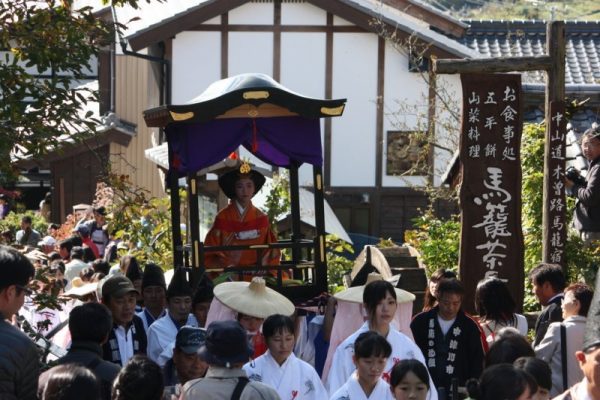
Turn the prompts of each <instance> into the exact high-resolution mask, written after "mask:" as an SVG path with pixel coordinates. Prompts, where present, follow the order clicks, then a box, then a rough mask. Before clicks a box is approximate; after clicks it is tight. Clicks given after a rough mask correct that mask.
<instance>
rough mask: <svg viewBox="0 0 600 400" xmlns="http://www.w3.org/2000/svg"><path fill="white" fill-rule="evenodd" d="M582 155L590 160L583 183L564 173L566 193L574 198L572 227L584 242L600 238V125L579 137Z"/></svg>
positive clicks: (586, 243) (589, 242)
mask: <svg viewBox="0 0 600 400" xmlns="http://www.w3.org/2000/svg"><path fill="white" fill-rule="evenodd" d="M581 147H582V149H583V156H584V157H585V158H586V159H587V160H588V161H589V162H590V165H589V169H588V172H587V175H586V179H585V184H582V183H576V182H574V181H572V180H570V179H569V178H568V177H567V176H566V175H565V187H566V189H567V194H568V195H569V196H571V197H574V198H575V199H576V202H575V212H574V215H573V227H574V228H575V229H577V231H578V232H579V234H580V235H581V239H582V240H583V242H584V244H585V245H587V246H589V245H590V244H591V243H592V241H595V240H600V127H599V126H595V127H591V128H589V129H588V130H586V131H585V132H584V134H583V137H582V139H581Z"/></svg>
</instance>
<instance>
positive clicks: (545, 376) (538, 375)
mask: <svg viewBox="0 0 600 400" xmlns="http://www.w3.org/2000/svg"><path fill="white" fill-rule="evenodd" d="M513 365H514V367H515V368H517V369H522V370H523V371H525V372H527V373H528V374H529V375H531V376H532V377H533V379H535V382H536V383H537V385H538V390H537V393H535V395H534V396H533V397H532V399H533V400H550V390H551V389H552V371H551V370H550V366H549V365H548V363H547V362H546V361H544V360H540V359H539V358H535V357H519V358H517V360H516V361H515V362H514V363H513Z"/></svg>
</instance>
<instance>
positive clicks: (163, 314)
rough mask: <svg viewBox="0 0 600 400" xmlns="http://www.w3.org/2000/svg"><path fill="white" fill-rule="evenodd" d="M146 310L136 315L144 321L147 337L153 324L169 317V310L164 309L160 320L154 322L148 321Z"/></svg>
mask: <svg viewBox="0 0 600 400" xmlns="http://www.w3.org/2000/svg"><path fill="white" fill-rule="evenodd" d="M144 310H145V308H144V309H142V311H140V312H139V313H136V314H135V315H137V316H138V317H140V319H141V320H142V323H143V324H144V331H146V336H147V334H148V327H149V326H150V325H151V324H152V323H153V322H156V321H157V320H159V319H160V318H162V317H164V316H165V315H167V310H166V309H164V310H163V312H161V313H160V315H159V316H158V318H156V319H155V320H153V321H148V316H147V315H146V313H145V312H144Z"/></svg>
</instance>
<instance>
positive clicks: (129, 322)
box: [99, 275, 147, 366]
mask: <svg viewBox="0 0 600 400" xmlns="http://www.w3.org/2000/svg"><path fill="white" fill-rule="evenodd" d="M100 285H101V288H100V292H101V294H102V303H103V304H104V305H106V306H107V307H108V309H109V310H110V312H111V313H112V317H113V328H112V329H111V331H110V334H109V336H108V341H107V342H106V343H105V344H104V345H103V352H104V357H103V358H104V359H105V360H108V361H112V362H114V363H116V364H120V365H121V366H123V365H125V364H126V363H127V361H128V360H129V359H130V358H131V357H133V355H134V354H146V347H147V339H146V331H144V324H143V322H142V320H141V319H140V317H138V316H137V315H135V301H136V298H137V290H136V289H135V287H134V286H133V283H132V282H131V281H130V280H129V279H128V278H127V277H125V276H122V275H116V276H111V277H109V278H108V279H106V280H104V281H103V282H100ZM100 285H99V286H100Z"/></svg>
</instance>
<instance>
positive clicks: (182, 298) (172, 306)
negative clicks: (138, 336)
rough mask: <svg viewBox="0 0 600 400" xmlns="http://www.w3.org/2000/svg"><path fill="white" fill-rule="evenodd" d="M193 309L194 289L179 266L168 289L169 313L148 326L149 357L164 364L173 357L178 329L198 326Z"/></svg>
mask: <svg viewBox="0 0 600 400" xmlns="http://www.w3.org/2000/svg"><path fill="white" fill-rule="evenodd" d="M191 311H192V289H191V288H190V284H189V283H188V281H187V278H186V272H185V269H184V268H177V269H176V270H175V273H174V274H173V279H171V283H169V288H168V289H167V315H165V316H164V317H162V318H159V319H157V320H156V321H155V322H154V323H153V324H152V325H151V326H150V327H149V328H148V357H150V359H151V360H153V361H155V362H157V363H158V365H161V366H162V365H164V364H165V363H166V362H167V360H168V359H169V358H171V357H173V344H174V343H175V337H176V336H177V331H179V329H180V328H181V327H182V326H184V325H189V326H194V327H197V326H198V322H197V321H196V318H194V316H193V315H192V314H191V313H190V312H191Z"/></svg>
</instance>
